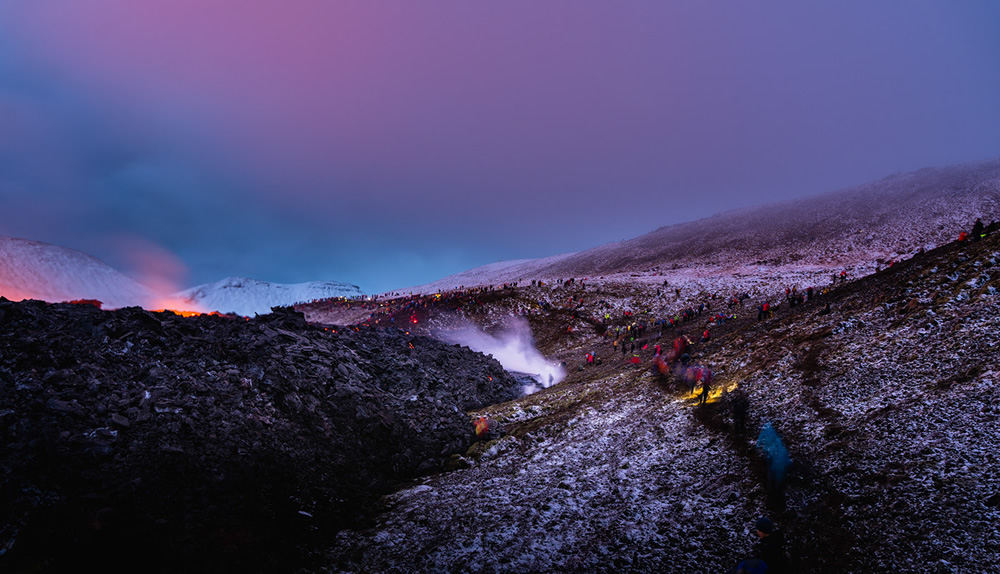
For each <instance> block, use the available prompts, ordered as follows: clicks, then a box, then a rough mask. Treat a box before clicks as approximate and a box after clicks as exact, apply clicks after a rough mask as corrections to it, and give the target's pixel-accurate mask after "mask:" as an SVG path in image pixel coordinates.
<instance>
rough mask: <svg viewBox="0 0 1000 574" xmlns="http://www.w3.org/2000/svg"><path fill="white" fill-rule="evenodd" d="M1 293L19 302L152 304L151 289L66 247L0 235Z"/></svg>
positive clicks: (106, 304)
mask: <svg viewBox="0 0 1000 574" xmlns="http://www.w3.org/2000/svg"><path fill="white" fill-rule="evenodd" d="M0 296H3V297H6V298H8V299H11V300H14V301H18V300H21V299H39V300H42V301H50V302H59V301H70V300H74V299H96V300H98V301H101V302H102V303H103V304H104V306H105V307H107V308H119V307H129V306H146V305H151V304H153V303H154V301H155V300H156V294H155V293H154V292H153V290H152V289H150V288H149V287H146V286H145V285H142V284H141V283H139V282H138V281H135V280H134V279H131V278H130V277H128V276H126V275H124V274H122V273H120V272H118V271H116V270H114V269H113V268H111V267H110V266H108V265H106V264H104V263H102V262H101V261H99V260H98V259H96V258H94V257H92V256H90V255H87V254H86V253H82V252H80V251H76V250H73V249H68V248H65V247H59V246H57V245H51V244H48V243H42V242H39V241H30V240H27V239H16V238H13V237H0Z"/></svg>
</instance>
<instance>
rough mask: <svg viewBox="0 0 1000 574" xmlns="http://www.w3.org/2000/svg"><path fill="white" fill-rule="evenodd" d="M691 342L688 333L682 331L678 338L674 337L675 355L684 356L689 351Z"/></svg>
mask: <svg viewBox="0 0 1000 574" xmlns="http://www.w3.org/2000/svg"><path fill="white" fill-rule="evenodd" d="M690 344H691V339H688V338H687V335H685V334H684V333H681V334H680V335H679V336H678V337H677V338H676V339H674V356H676V357H682V356H684V355H685V354H686V353H687V348H688V345H690Z"/></svg>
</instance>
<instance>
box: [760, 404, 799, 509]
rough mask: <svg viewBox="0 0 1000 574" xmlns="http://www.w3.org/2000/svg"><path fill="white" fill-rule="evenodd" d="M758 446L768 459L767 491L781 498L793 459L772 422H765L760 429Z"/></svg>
mask: <svg viewBox="0 0 1000 574" xmlns="http://www.w3.org/2000/svg"><path fill="white" fill-rule="evenodd" d="M757 448H759V449H760V450H761V451H763V453H764V458H765V459H766V460H767V485H766V487H767V493H768V495H770V496H772V497H776V498H777V499H778V500H780V498H778V497H780V496H781V494H782V486H783V483H784V480H785V471H786V470H788V467H789V465H791V464H792V461H791V458H790V457H789V456H788V449H786V448H785V444H784V443H783V442H781V437H780V436H778V431H777V430H775V429H774V425H772V424H771V423H770V422H767V423H764V426H763V427H762V428H761V429H760V435H759V436H758V437H757Z"/></svg>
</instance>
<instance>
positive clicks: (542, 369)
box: [436, 317, 566, 394]
mask: <svg viewBox="0 0 1000 574" xmlns="http://www.w3.org/2000/svg"><path fill="white" fill-rule="evenodd" d="M436 335H437V337H438V338H440V339H442V340H444V341H446V342H448V343H458V344H459V345H465V346H466V347H469V348H470V349H472V350H473V351H478V352H480V353H483V354H486V355H491V356H492V357H493V358H494V359H496V360H497V361H499V362H500V364H501V365H503V368H504V369H507V370H508V371H513V372H517V373H525V374H527V375H530V376H531V378H533V379H534V380H535V384H534V385H528V386H526V387H525V389H524V390H525V393H527V394H531V393H534V392H536V391H538V390H539V389H542V388H547V387H550V386H552V385H554V384H556V383H559V382H561V381H562V380H563V379H565V378H566V370H565V369H563V367H562V366H561V365H560V364H559V363H557V362H554V361H550V360H548V359H546V358H545V357H544V356H542V353H541V352H540V351H539V350H538V349H537V348H535V343H534V338H533V337H532V335H531V327H530V326H529V325H528V322H527V321H526V320H524V319H523V318H521V317H511V318H510V319H509V320H508V321H507V322H506V323H505V325H504V328H503V329H502V330H501V331H500V332H499V333H497V334H496V335H491V334H489V333H486V332H484V331H482V330H481V329H479V328H478V327H477V326H475V325H472V324H471V323H465V324H464V325H462V326H460V327H459V328H457V329H454V330H448V331H439V332H437V333H436Z"/></svg>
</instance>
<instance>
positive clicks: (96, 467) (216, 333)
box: [0, 298, 520, 573]
mask: <svg viewBox="0 0 1000 574" xmlns="http://www.w3.org/2000/svg"><path fill="white" fill-rule="evenodd" d="M519 387H520V383H519V382H517V381H516V380H515V379H513V378H512V377H511V376H510V375H508V374H507V373H506V372H504V370H503V369H502V368H501V366H500V365H499V364H498V363H497V362H496V361H495V360H492V359H489V358H487V357H485V356H483V355H481V354H478V353H473V352H472V351H469V350H468V349H463V348H459V347H455V346H450V345H445V344H443V343H439V342H437V341H434V340H431V339H427V338H425V337H418V336H411V335H408V334H406V333H403V332H402V331H398V330H392V331H389V330H373V329H363V330H354V329H347V330H341V331H335V330H329V329H324V328H321V327H317V326H313V325H308V324H306V322H305V321H304V320H303V318H302V316H301V315H300V314H298V313H295V312H294V311H291V310H289V309H282V310H279V311H277V312H274V313H270V314H267V315H263V316H259V317H255V318H253V319H250V320H245V319H243V318H234V317H224V316H208V315H203V316H194V317H181V316H179V315H175V314H174V313H170V312H159V313H152V312H148V311H144V310H142V309H138V308H128V309H122V310H118V311H106V310H101V309H98V308H96V307H93V306H90V305H73V304H55V305H49V304H46V303H42V302H40V301H28V302H22V303H13V302H10V301H7V300H6V299H2V298H0V423H2V424H0V438H2V441H3V445H4V448H3V449H2V450H0V506H2V507H3V508H4V509H6V510H5V512H4V513H3V515H2V516H3V518H2V522H0V571H3V572H69V571H73V572H79V571H88V572H95V571H100V572H122V573H124V572H214V573H218V572H241V573H246V572H275V571H285V570H286V569H287V570H291V571H296V569H297V568H298V567H300V566H303V567H304V566H305V565H306V564H307V563H308V559H309V558H310V557H313V556H315V555H316V554H317V552H318V550H317V549H318V548H324V547H325V545H326V540H325V539H324V538H323V536H324V535H326V536H330V535H332V533H333V532H336V531H337V530H338V529H340V528H344V527H345V526H350V525H356V524H358V523H363V522H364V521H365V520H367V519H368V517H369V516H370V512H371V511H370V506H371V505H372V504H373V503H374V502H375V500H376V499H377V497H378V496H379V495H380V494H383V493H385V492H388V491H389V490H390V489H391V488H392V487H393V486H394V485H395V484H397V483H398V481H399V480H402V479H406V478H410V477H413V476H417V475H420V474H424V473H426V472H428V471H431V470H437V469H439V468H440V466H441V463H442V461H443V460H445V459H446V458H447V457H448V455H450V454H452V453H457V452H463V451H464V450H465V449H466V448H468V446H469V445H470V444H471V443H472V440H473V438H474V433H473V429H472V426H471V425H470V424H469V419H468V417H467V415H466V414H465V411H467V410H469V409H473V408H479V407H482V406H484V405H487V404H493V403H496V402H499V401H504V400H509V399H511V398H513V397H514V396H516V395H517V392H518V389H519Z"/></svg>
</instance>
